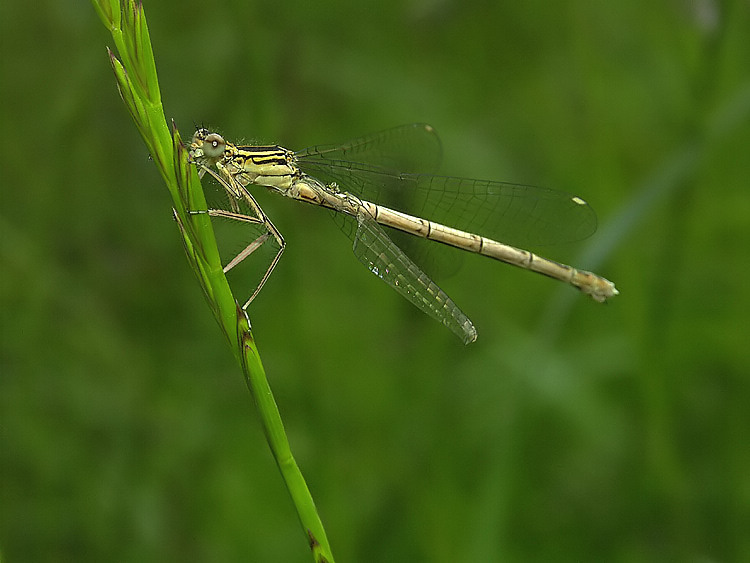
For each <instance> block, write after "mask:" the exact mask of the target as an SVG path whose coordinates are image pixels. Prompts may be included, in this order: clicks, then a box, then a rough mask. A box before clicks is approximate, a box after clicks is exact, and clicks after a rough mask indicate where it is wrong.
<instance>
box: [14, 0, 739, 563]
mask: <svg viewBox="0 0 750 563" xmlns="http://www.w3.org/2000/svg"><path fill="white" fill-rule="evenodd" d="M145 8H146V15H147V18H148V21H149V26H150V30H151V35H152V41H153V45H154V51H155V56H156V60H157V66H158V70H159V74H160V80H161V87H162V95H163V99H164V106H165V111H166V114H167V115H168V116H172V117H174V119H175V120H176V122H177V125H178V127H179V128H180V129H181V131H182V133H183V136H188V135H189V134H190V132H191V130H192V128H193V125H194V124H195V123H205V124H207V125H211V126H214V127H218V128H219V129H220V130H221V131H222V132H223V133H224V134H225V135H226V136H227V137H229V138H232V139H238V140H246V141H250V140H258V141H262V142H280V143H283V144H284V145H286V146H288V147H290V148H302V147H304V146H307V145H310V144H316V143H327V142H335V141H343V140H345V139H347V138H349V137H353V136H356V135H359V134H363V133H367V132H371V131H375V130H379V129H383V128H386V127H389V126H392V125H397V124H401V123H407V122H412V121H426V122H429V123H431V124H433V125H434V126H435V127H436V129H437V130H438V131H439V132H440V133H441V137H442V140H443V144H444V149H445V158H444V163H443V166H442V169H441V170H442V172H444V173H448V174H452V175H462V176H474V177H481V178H491V179H504V180H509V181H516V182H522V183H531V184H538V185H544V186H550V187H555V188H558V189H562V190H566V191H570V192H575V193H577V194H579V195H581V196H582V197H584V198H586V199H587V200H588V201H589V202H591V203H592V205H594V207H595V208H596V209H597V211H598V214H599V218H600V227H599V231H598V233H597V234H595V235H594V236H593V237H592V238H591V239H590V240H589V241H587V242H586V243H584V244H578V245H561V246H559V247H554V248H551V249H549V248H545V249H537V250H540V251H541V253H542V254H545V255H549V256H550V257H552V258H555V259H559V260H562V261H568V262H569V263H574V264H575V265H578V266H581V267H584V268H591V269H595V270H596V271H598V272H599V273H601V274H602V275H604V276H605V277H607V278H609V279H612V280H614V281H615V282H616V283H617V286H618V288H619V289H620V291H621V292H622V295H621V296H619V297H618V298H616V299H615V300H613V301H612V302H611V304H609V305H606V306H601V305H598V304H596V303H594V302H592V301H590V300H587V299H585V298H584V297H583V296H581V295H578V294H577V293H576V292H574V291H573V290H571V289H569V288H567V287H561V284H557V283H555V282H552V281H550V280H547V279H544V278H542V277H541V276H534V275H531V274H528V273H525V272H522V271H520V270H516V269H513V268H510V267H505V266H503V265H500V264H497V263H493V262H491V261H489V260H484V259H481V258H476V259H474V257H470V258H469V259H467V260H466V263H465V265H464V267H463V269H462V270H461V272H460V273H459V274H458V275H456V276H454V277H451V278H449V279H447V280H444V282H443V283H442V286H443V287H444V289H446V291H447V292H448V293H449V294H450V295H451V296H452V297H453V298H454V299H455V300H456V301H457V303H458V304H459V305H460V306H461V307H462V308H463V309H464V311H466V313H467V314H468V315H469V316H470V317H471V318H472V320H473V321H474V322H475V324H476V326H477V328H478V330H479V340H478V341H477V342H476V343H475V344H473V345H471V346H468V347H464V346H462V345H461V344H460V342H459V341H458V340H457V339H456V338H455V337H454V336H453V335H452V334H451V333H450V332H448V331H447V330H445V329H444V328H443V327H441V326H440V325H439V324H438V323H436V322H434V321H432V320H431V319H429V318H428V317H426V316H425V315H423V314H421V313H420V312H419V311H418V310H416V309H415V308H414V307H412V306H411V305H410V304H409V303H407V302H406V301H405V300H403V299H401V298H400V297H399V296H398V295H397V294H396V293H395V292H393V291H392V290H391V289H389V288H388V287H387V286H385V285H384V284H382V283H381V282H379V281H378V280H377V279H376V278H375V277H374V276H372V275H369V274H368V273H367V271H366V270H365V269H364V268H362V266H361V265H360V264H359V263H358V262H357V260H356V259H354V258H353V256H352V254H351V249H350V248H349V241H348V240H347V239H346V238H345V237H343V236H342V235H341V233H340V232H339V231H338V229H337V227H336V226H335V224H334V223H333V222H332V221H330V219H329V217H328V214H327V213H325V212H322V211H321V210H317V209H314V208H309V207H306V206H303V205H298V204H295V203H294V202H289V201H284V200H282V199H281V198H278V197H272V196H269V197H266V194H261V196H260V201H261V204H262V205H263V206H264V208H265V209H266V211H267V212H268V214H269V215H270V216H271V217H272V218H273V220H274V222H275V223H276V225H277V226H278V227H279V229H280V230H281V231H282V232H283V233H284V235H285V237H286V240H287V243H288V248H287V251H286V253H285V255H284V258H283V260H282V262H281V264H280V265H279V267H278V268H277V270H276V272H275V274H274V276H273V277H272V278H271V281H270V282H269V283H268V285H267V286H266V288H265V289H264V291H263V293H262V294H261V295H260V297H259V298H258V299H257V300H256V302H255V303H254V305H253V307H252V308H251V311H250V314H251V319H252V322H253V325H254V334H255V337H256V339H257V341H258V345H259V348H260V350H261V353H262V356H263V359H264V363H265V366H266V369H267V372H268V376H269V379H270V381H271V385H272V387H273V389H274V390H275V393H276V397H277V401H278V403H279V407H280V409H281V412H282V416H283V417H284V419H285V423H286V427H287V430H288V432H289V434H290V439H291V443H292V448H293V450H294V451H295V453H296V455H297V459H298V462H299V464H300V466H301V468H302V471H303V472H304V474H305V476H306V477H307V479H308V483H309V486H310V488H311V490H312V493H313V495H314V497H315V499H316V502H317V505H318V508H319V510H320V512H321V516H322V518H323V521H324V523H325V525H326V529H327V532H328V535H329V539H330V541H331V543H332V547H333V550H334V553H335V555H336V557H337V561H341V562H343V561H357V562H364V561H394V562H395V561H410V562H411V561H431V562H432V561H445V562H448V561H450V562H455V561H467V562H468V561H472V562H474V561H623V562H625V561H634V562H635V561H638V562H640V561H666V560H670V561H747V560H748V559H749V558H750V532H749V530H750V414H749V412H750V408H749V405H750V383H748V377H750V352H748V344H749V343H750V339H749V338H748V336H747V334H748V329H747V328H746V327H745V323H746V322H747V319H748V313H750V298H749V297H748V292H747V291H745V287H746V286H747V280H748V276H750V260H748V247H750V229H749V228H748V225H749V224H750V194H749V191H748V188H749V187H750V148H749V147H750V5H749V4H748V3H747V2H746V1H743V0H735V1H726V2H717V1H711V0H690V1H689V0H672V1H669V2H648V1H646V0H634V1H631V2H624V3H621V2H593V1H584V0H580V1H579V0H568V1H563V2H556V3H548V2H541V1H539V0H533V1H530V2H525V3H515V2H514V3H511V2H464V1H458V0H453V1H450V0H411V1H406V2H404V1H394V0H381V1H379V2H377V3H375V2H373V3H358V2H346V1H340V0H330V1H328V2H303V1H290V2H277V3H260V2H231V3H229V2H227V3H223V2H195V1H192V0H190V1H184V2H175V1H172V2H146V5H145ZM0 26H1V28H2V29H1V37H2V39H1V41H2V49H1V53H0V56H1V57H2V85H0V95H1V96H2V98H1V100H0V116H1V118H2V129H3V135H2V151H1V152H0V155H1V156H0V158H1V159H2V162H1V163H0V175H1V176H0V178H1V180H0V181H1V183H2V199H1V200H0V258H1V260H2V261H1V262H0V267H1V268H2V271H1V272H0V318H1V319H2V339H1V345H0V353H1V356H0V370H1V372H2V373H1V377H2V379H1V382H2V383H1V385H2V387H1V388H0V406H1V409H2V412H1V414H0V416H2V436H1V439H2V442H1V444H0V446H1V447H0V459H1V460H2V483H1V485H2V497H1V500H0V505H1V506H0V511H1V518H0V553H1V554H2V556H3V557H4V558H5V559H7V560H8V561H178V560H181V561H217V562H219V561H221V562H223V561H309V560H310V556H309V553H308V550H307V547H306V545H305V538H304V536H303V534H302V532H301V530H300V529H299V525H298V522H297V520H296V516H295V514H294V511H293V508H292V505H291V503H290V502H289V499H288V496H287V493H286V491H285V489H284V487H283V484H282V481H281V479H280V477H279V475H278V472H277V469H276V467H275V465H274V462H273V459H272V457H271V455H270V453H269V451H268V449H267V446H266V444H265V441H264V438H263V434H262V432H261V430H260V428H259V425H258V423H257V420H256V418H255V416H254V413H253V407H252V404H251V401H250V397H249V394H248V393H247V390H246V389H245V386H244V382H243V380H242V377H241V374H240V371H239V369H238V367H237V366H236V364H235V363H234V360H233V358H232V356H231V354H230V352H229V348H228V347H227V346H226V344H225V342H224V341H223V340H222V336H221V334H220V333H219V331H218V329H217V326H216V324H215V322H214V321H213V319H212V317H211V313H210V312H209V310H208V308H207V307H206V304H205V302H204V300H203V298H202V295H201V292H200V289H199V287H198V285H197V283H196V281H195V279H194V278H193V275H192V273H191V271H190V269H189V267H188V265H187V262H186V260H185V257H184V255H183V250H182V247H181V243H180V239H179V234H178V232H177V228H176V225H175V224H174V222H173V221H172V219H171V212H170V202H169V197H168V193H167V190H166V189H164V186H163V185H162V182H161V179H160V178H159V176H158V174H157V171H156V168H155V166H154V165H153V163H151V162H150V161H149V159H148V154H147V152H146V149H145V147H144V145H143V143H142V141H141V139H140V138H139V136H138V133H137V132H136V129H135V127H134V126H133V123H132V121H131V119H130V117H129V115H128V114H127V112H126V110H125V107H124V105H123V104H122V102H121V100H120V99H119V96H118V94H117V92H116V88H115V81H114V77H113V75H112V72H111V69H110V68H109V62H108V59H107V56H106V52H105V49H104V47H105V45H110V46H111V45H112V40H111V37H110V36H109V35H108V33H107V31H106V30H105V29H104V28H103V27H102V25H101V22H100V21H99V19H98V18H97V17H96V14H95V13H94V10H93V8H92V7H91V6H90V5H89V4H88V3H86V2H77V3H68V2H53V1H51V0H46V1H43V2H40V3H37V4H36V5H34V6H33V8H32V6H31V5H30V4H28V3H18V2H3V3H2V6H1V7H0ZM237 293H238V296H239V295H244V292H243V291H237Z"/></svg>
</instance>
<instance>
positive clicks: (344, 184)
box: [299, 156, 596, 246]
mask: <svg viewBox="0 0 750 563" xmlns="http://www.w3.org/2000/svg"><path fill="white" fill-rule="evenodd" d="M299 165H300V167H301V168H302V169H303V170H304V171H305V172H306V173H308V174H310V175H311V176H313V177H315V178H317V179H318V180H321V181H323V182H325V183H331V182H336V183H337V184H338V185H339V187H340V188H341V189H342V190H344V191H348V192H350V193H352V194H354V195H356V196H357V197H359V198H360V199H363V200H366V201H371V202H373V203H377V204H380V205H384V206H386V207H390V208H392V209H396V210H398V211H403V212H404V213H409V214H410V215H416V216H418V217H422V218H424V219H429V220H431V221H435V222H437V223H442V224H444V225H448V226H450V227H454V228H457V229H461V230H463V231H468V232H472V233H476V234H479V235H482V236H485V237H489V238H492V239H495V240H498V241H500V242H504V243H507V244H513V245H517V246H526V245H531V246H544V245H549V244H557V243H563V242H573V241H577V240H581V239H584V238H586V237H588V236H590V235H591V234H592V233H593V232H594V231H595V230H596V214H595V213H594V210H593V209H592V208H591V207H590V206H589V205H588V203H586V202H585V201H584V200H583V199H581V198H578V197H576V196H574V195H572V194H569V193H566V192H561V191H557V190H551V189H547V188H540V187H536V186H524V185H520V184H511V183H506V182H496V181H489V180H474V179H470V178H457V177H451V176H433V175H431V174H396V173H394V172H392V171H390V170H386V169H384V168H381V167H379V166H375V165H372V164H368V163H359V162H349V161H344V160H331V159H321V158H317V157H314V156H310V157H305V158H304V159H302V158H301V159H300V161H299Z"/></svg>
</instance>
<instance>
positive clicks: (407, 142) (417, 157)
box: [295, 123, 443, 173]
mask: <svg viewBox="0 0 750 563" xmlns="http://www.w3.org/2000/svg"><path fill="white" fill-rule="evenodd" d="M295 156H296V157H297V158H298V159H299V160H300V161H308V162H313V161H314V162H317V163H320V165H321V166H323V167H326V165H332V166H338V165H339V164H338V163H339V162H342V161H344V162H359V163H362V164H371V165H374V166H377V167H379V168H381V169H383V170H385V171H391V172H395V173H423V172H427V173H434V172H436V171H437V168H438V166H439V165H440V161H441V159H442V157H443V148H442V145H441V143H440V137H438V135H437V133H436V132H435V129H433V128H432V126H430V125H427V124H426V123H410V124H408V125H400V126H398V127H393V128H392V129H386V130H385V131H379V132H377V133H371V134H369V135H365V136H363V137H357V138H356V139H352V140H351V141H348V142H346V143H343V144H340V145H317V146H314V147H309V148H307V149H303V150H301V151H298V152H296V153H295Z"/></svg>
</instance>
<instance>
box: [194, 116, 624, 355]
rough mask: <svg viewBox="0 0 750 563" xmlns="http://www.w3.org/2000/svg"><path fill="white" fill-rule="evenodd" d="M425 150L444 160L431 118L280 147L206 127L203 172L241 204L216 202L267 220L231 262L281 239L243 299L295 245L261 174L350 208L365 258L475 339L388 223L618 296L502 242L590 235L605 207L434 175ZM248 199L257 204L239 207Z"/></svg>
mask: <svg viewBox="0 0 750 563" xmlns="http://www.w3.org/2000/svg"><path fill="white" fill-rule="evenodd" d="M415 152H416V153H419V155H422V156H423V155H427V158H428V159H430V160H432V161H433V164H435V163H436V162H437V158H438V157H439V152H440V141H439V139H438V137H437V134H436V133H435V131H434V129H433V128H432V127H430V126H429V125H425V124H412V125H404V126H401V127H396V128H393V129H388V130H386V131H382V132H380V133H375V134H373V135H368V136H365V137H361V138H358V139H354V140H352V141H350V142H348V143H345V144H343V145H321V146H316V147H312V148H308V149H304V150H302V151H299V152H293V151H290V150H288V149H285V148H283V147H281V146H278V145H266V146H238V145H234V144H232V143H229V142H227V141H225V140H224V138H223V137H222V136H221V135H219V134H218V133H212V132H210V131H208V130H207V129H202V128H201V129H198V130H197V131H196V132H195V135H194V136H193V140H192V143H191V146H190V157H191V159H192V161H193V162H195V163H196V164H197V165H199V166H200V167H201V171H200V173H201V176H202V175H203V174H204V173H205V172H206V171H207V172H209V173H210V174H211V175H212V176H214V177H215V178H216V179H217V180H218V181H219V182H220V183H221V185H222V186H223V187H224V188H225V189H226V191H227V192H228V194H229V195H230V204H231V207H232V211H228V210H222V209H211V210H209V211H208V212H209V213H210V214H211V216H215V217H226V218H230V219H237V220H241V221H246V222H250V223H254V224H256V225H260V226H262V227H263V229H264V234H263V235H261V236H260V237H259V238H258V239H257V240H255V241H254V242H253V243H251V244H250V245H248V246H247V247H246V248H245V250H244V251H243V252H241V253H240V254H239V255H238V256H237V257H236V258H235V259H234V260H232V261H231V262H230V263H229V264H227V266H226V267H225V268H224V270H225V271H229V270H230V269H232V268H234V267H235V266H236V265H237V264H238V263H240V262H241V261H242V260H244V259H245V258H246V257H247V256H249V255H250V254H252V253H253V252H254V251H255V250H257V248H259V247H260V246H262V245H263V244H265V243H266V242H268V241H269V240H271V239H273V240H274V241H275V243H276V245H277V246H278V251H277V252H276V253H275V256H274V257H273V259H272V260H271V262H270V265H269V266H268V269H267V270H266V271H265V274H264V275H263V276H262V278H261V280H260V282H259V283H258V286H257V287H256V288H255V290H254V291H253V293H252V295H251V296H250V298H249V299H248V300H247V302H246V303H245V304H244V308H247V306H248V305H250V303H251V302H252V301H253V299H255V297H256V296H257V295H258V293H259V292H260V290H261V288H262V287H263V285H264V284H265V282H266V281H267V280H268V277H269V276H270V275H271V272H272V271H273V269H274V267H275V266H276V264H277V263H278V261H279V258H280V257H281V253H282V252H283V250H284V246H285V243H284V239H283V237H282V236H281V233H280V232H279V231H278V229H277V228H276V227H275V226H274V225H273V223H272V222H271V221H270V219H269V218H268V217H267V216H266V214H265V213H264V212H263V210H262V209H261V208H260V206H259V205H258V203H257V202H256V201H255V198H254V197H253V196H252V195H251V194H250V192H249V191H248V190H247V187H248V186H249V185H251V184H254V185H257V186H263V187H265V188H268V189H269V190H270V191H272V192H277V193H279V194H281V195H284V196H287V197H290V198H293V199H296V200H299V201H304V202H307V203H312V204H314V205H319V206H322V207H326V208H329V209H331V210H333V211H335V212H337V215H341V216H346V217H348V218H350V223H351V229H350V231H349V234H350V236H351V237H352V238H353V241H354V254H355V255H356V256H357V258H358V259H359V260H360V261H361V262H362V263H363V264H364V265H365V266H367V268H368V269H369V270H370V271H371V272H372V273H374V274H375V275H376V276H378V277H379V278H381V279H382V280H383V281H385V282H386V283H388V284H389V285H390V286H391V287H393V288H394V289H396V291H398V292H399V293H400V294H401V295H403V296H404V297H406V298H407V299H408V300H409V301H411V302H412V303H413V304H414V305H416V306H417V307H419V308H420V309H422V311H424V312H425V313H427V314H428V315H430V316H432V317H434V318H436V319H437V320H439V321H440V322H442V323H443V324H444V325H445V326H446V327H448V328H449V329H450V330H452V331H453V332H454V333H455V334H456V335H457V336H458V337H459V338H461V339H462V340H463V341H464V342H465V343H469V342H473V341H474V340H476V337H477V332H476V329H475V328H474V325H473V324H472V323H471V321H470V320H469V318H468V317H467V316H466V315H465V314H464V313H463V312H462V311H461V310H460V309H459V308H458V306H457V305H456V304H455V303H454V302H453V301H452V300H451V299H450V298H449V297H448V296H447V295H446V294H445V293H444V292H443V291H442V290H441V289H440V288H439V287H438V286H437V285H436V284H435V283H434V282H433V281H432V280H431V279H430V277H429V276H428V275H427V274H425V273H424V272H423V271H422V269H420V267H419V266H417V264H415V263H414V262H413V261H412V260H411V258H409V257H408V256H407V255H406V253H405V252H404V251H403V250H402V249H401V248H399V246H397V245H396V244H395V243H394V242H393V241H392V240H391V237H390V236H389V235H388V234H386V232H385V230H384V229H383V228H382V227H381V225H384V226H387V227H389V228H391V229H395V230H396V231H401V232H404V233H408V234H410V235H414V236H416V237H422V238H424V239H428V240H432V241H436V242H440V243H443V244H446V245H449V246H453V247H455V248H459V249H461V250H467V251H469V252H474V253H477V254H482V255H484V256H489V257H490V258H494V259H496V260H500V261H502V262H505V263H507V264H511V265H514V266H518V267H520V268H524V269H527V270H531V271H533V272H537V273H540V274H544V275H546V276H549V277H551V278H554V279H557V280H560V281H563V282H566V283H568V284H570V285H572V286H574V287H576V288H578V289H579V290H581V291H582V292H584V293H586V294H588V295H590V296H591V297H592V298H593V299H595V300H596V301H599V302H604V301H606V300H607V299H608V298H610V297H613V296H615V295H617V294H618V291H617V289H615V286H614V284H613V283H612V282H610V281H608V280H606V279H604V278H602V277H600V276H598V275H596V274H593V273H591V272H587V271H585V270H578V269H576V268H573V267H571V266H567V265H565V264H561V263H558V262H554V261H552V260H548V259H546V258H542V257H540V256H537V255H536V254H533V253H531V252H529V251H527V250H521V249H520V248H516V247H514V246H510V245H509V244H505V243H502V242H498V241H496V240H494V239H496V238H502V239H503V240H506V241H508V242H513V243H514V244H521V243H523V244H536V245H544V244H552V243H556V242H568V241H573V240H579V239H582V238H585V237H587V236H589V235H590V234H591V233H593V231H594V230H595V229H596V216H595V214H594V212H593V210H592V209H591V207H589V205H588V204H587V203H586V202H585V201H584V200H583V199H581V198H579V197H576V196H573V195H571V194H567V193H564V192H560V191H555V190H549V189H546V188H539V187H533V186H523V185H519V184H510V183H505V182H493V181H485V180H472V179H468V178H455V177H450V176H435V175H432V174H428V173H424V172H427V171H428V170H424V158H421V159H420V156H418V157H417V158H416V160H414V159H413V158H412V157H411V155H412V153H415ZM212 165H213V166H214V167H215V168H216V171H214V170H212V169H211V168H210V167H211V166H212ZM239 201H242V202H244V205H246V206H247V207H248V208H249V214H248V213H241V212H240V207H239V205H238V202H239ZM449 225H450V226H449ZM475 233H481V234H475Z"/></svg>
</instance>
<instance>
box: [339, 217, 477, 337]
mask: <svg viewBox="0 0 750 563" xmlns="http://www.w3.org/2000/svg"><path fill="white" fill-rule="evenodd" d="M356 220H357V231H356V233H355V235H354V246H353V250H354V255H355V256H356V257H357V258H358V259H359V261H360V262H362V263H363V264H364V265H365V266H366V267H367V269H368V270H370V271H371V272H372V273H373V274H375V275H376V276H378V277H379V278H380V279H382V280H383V281H384V282H386V283H387V284H388V285H390V286H391V287H392V288H394V289H395V290H396V291H398V292H399V293H400V294H401V295H403V296H404V297H406V299H408V300H409V301H411V302H412V303H413V304H414V305H416V306H417V307H419V308H420V309H421V310H422V311H424V312H425V313H427V314H428V315H430V316H431V317H433V318H435V319H437V320H438V321H440V322H441V323H443V324H444V325H445V326H446V327H448V328H449V329H450V330H451V331H452V332H453V333H454V334H456V336H458V337H459V338H460V339H461V340H463V342H464V344H469V343H470V342H473V341H474V340H476V338H477V331H476V329H475V328H474V325H473V324H472V323H471V321H470V320H469V318H468V317H467V316H466V315H465V314H464V313H463V312H462V311H461V309H459V308H458V306H457V305H456V304H455V303H454V302H453V301H452V300H451V298H450V297H448V296H447V295H446V294H445V292H443V290H442V289H440V288H439V287H438V286H437V284H435V283H434V282H433V281H432V280H431V279H430V278H429V277H428V276H427V275H426V274H425V273H424V272H422V270H420V269H419V268H418V267H417V265H416V264H414V262H412V261H411V260H410V259H409V258H408V257H407V256H406V254H404V253H403V252H402V251H401V250H400V249H399V248H398V247H397V246H396V245H395V244H394V243H393V242H392V241H391V239H390V238H388V235H386V234H385V232H384V231H383V229H382V228H381V227H380V225H378V224H377V222H376V221H375V219H373V218H372V216H371V215H369V214H368V213H367V212H366V211H365V210H361V212H360V213H359V215H358V216H357V218H356Z"/></svg>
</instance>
